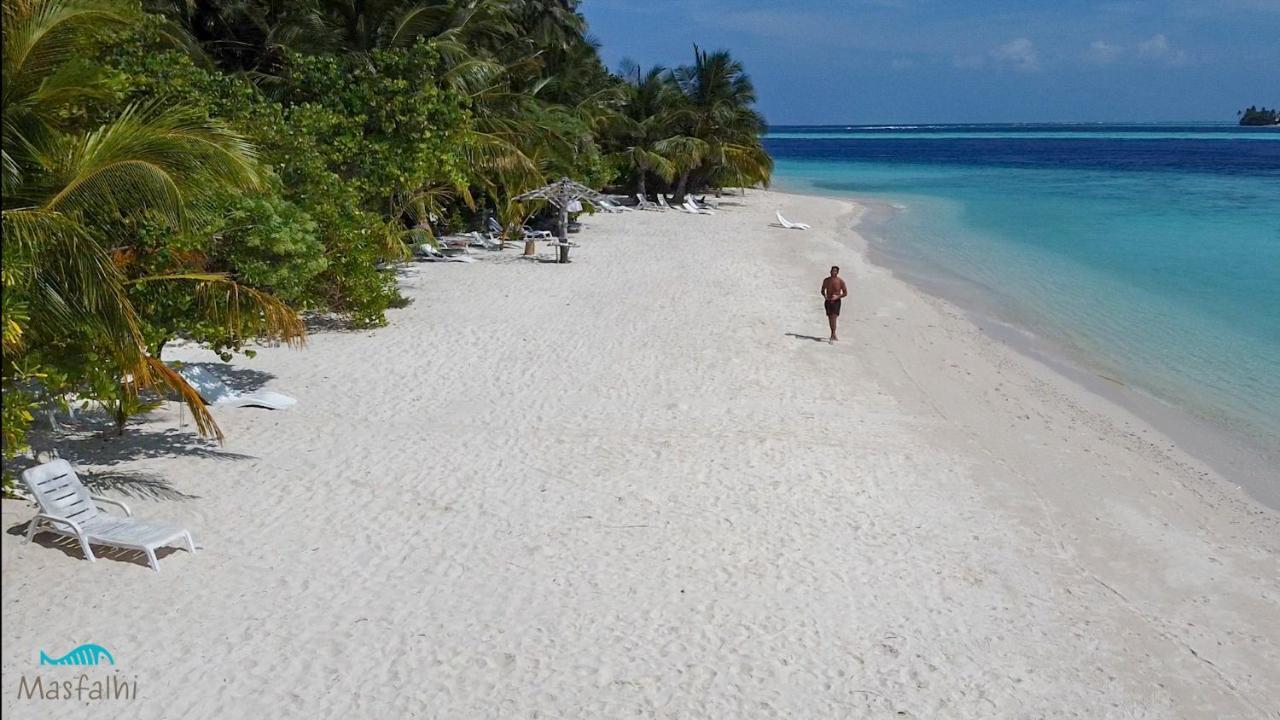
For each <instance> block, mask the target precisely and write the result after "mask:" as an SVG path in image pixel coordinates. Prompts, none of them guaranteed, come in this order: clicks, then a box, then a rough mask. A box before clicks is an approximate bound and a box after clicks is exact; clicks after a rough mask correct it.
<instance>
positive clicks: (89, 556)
mask: <svg viewBox="0 0 1280 720" xmlns="http://www.w3.org/2000/svg"><path fill="white" fill-rule="evenodd" d="M76 538H77V539H78V540H79V541H80V549H81V550H83V551H84V559H85V560H88V561H89V562H96V561H97V560H98V558H97V557H95V556H94V554H93V549H92V548H90V547H89V538H87V537H85V536H83V535H77V536H76Z"/></svg>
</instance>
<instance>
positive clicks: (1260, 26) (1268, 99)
mask: <svg viewBox="0 0 1280 720" xmlns="http://www.w3.org/2000/svg"><path fill="white" fill-rule="evenodd" d="M581 10H582V12H583V13H584V14H585V15H586V17H587V20H588V22H589V23H590V31H591V33H592V34H593V35H594V36H596V38H598V39H599V40H600V41H601V43H602V44H603V48H602V54H603V56H604V59H605V62H606V63H608V64H609V66H610V67H613V68H616V67H617V65H618V62H619V61H620V60H622V59H623V58H631V59H633V60H635V61H636V62H639V63H641V64H643V65H645V66H648V65H651V64H655V63H662V64H666V65H670V64H674V63H683V62H688V58H689V56H690V55H691V54H692V44H693V43H694V42H697V43H698V44H699V45H701V46H702V47H704V48H710V49H714V48H727V49H729V50H731V51H732V52H733V53H734V54H735V55H736V56H737V57H739V58H740V59H741V60H742V61H743V62H744V63H745V64H746V67H747V71H748V72H749V73H750V74H751V77H752V79H753V80H754V81H755V84H756V90H757V92H758V94H759V96H760V104H759V107H760V109H761V110H762V111H763V112H764V113H765V115H766V116H767V117H768V118H769V121H770V122H771V123H774V124H801V123H814V124H826V123H880V122H1002V121H1007V122H1035V121H1106V120H1135V121H1160V120H1233V119H1234V117H1235V112H1236V110H1239V109H1241V108H1243V107H1245V106H1248V105H1253V104H1259V105H1267V106H1268V107H1272V106H1275V105H1277V104H1280V0H1147V1H1143V0H1116V1H1113V2H1089V1H1086V0H1057V1H1056V2H1049V1H1044V0H1038V1H1033V0H992V1H989V2H977V1H969V0H845V1H844V2H834V1H832V2H820V1H819V0H775V1H774V2H767V1H764V0H693V1H692V2H689V1H688V0H685V1H683V2H675V1H674V0H584V1H583V3H582V6H581Z"/></svg>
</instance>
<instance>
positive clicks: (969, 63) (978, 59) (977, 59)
mask: <svg viewBox="0 0 1280 720" xmlns="http://www.w3.org/2000/svg"><path fill="white" fill-rule="evenodd" d="M951 64H952V65H955V66H956V67H958V68H960V69H961V70H972V69H974V68H980V67H982V66H983V65H986V64H987V60H986V58H984V57H982V56H981V55H957V56H955V57H954V58H952V59H951Z"/></svg>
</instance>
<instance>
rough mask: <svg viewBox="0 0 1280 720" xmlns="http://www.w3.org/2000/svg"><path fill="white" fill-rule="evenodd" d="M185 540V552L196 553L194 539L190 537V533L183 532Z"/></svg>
mask: <svg viewBox="0 0 1280 720" xmlns="http://www.w3.org/2000/svg"><path fill="white" fill-rule="evenodd" d="M183 535H184V536H185V537H186V540H187V552H189V553H191V554H192V555H195V554H196V541H195V540H192V539H191V533H189V532H188V533H183Z"/></svg>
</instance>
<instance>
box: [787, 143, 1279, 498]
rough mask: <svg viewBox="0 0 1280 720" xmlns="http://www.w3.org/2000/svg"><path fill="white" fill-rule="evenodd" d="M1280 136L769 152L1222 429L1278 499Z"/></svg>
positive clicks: (935, 273)
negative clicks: (887, 209)
mask: <svg viewBox="0 0 1280 720" xmlns="http://www.w3.org/2000/svg"><path fill="white" fill-rule="evenodd" d="M1200 135H1210V136H1212V137H1204V138H1201V137H1199V136H1200ZM1233 135H1237V137H1236V138H1234V139H1233ZM1064 136H1065V137H1064ZM1277 140H1280V132H1271V133H1270V134H1267V132H1266V131H1262V132H1259V131H1257V130H1244V131H1238V133H1237V131H1234V130H1233V129H1231V128H1229V127H1223V126H1210V127H1208V128H1199V127H1191V128H1181V127H1180V128H1176V129H1165V128H1155V129H1153V128H1151V127H1144V126H1135V127H1129V126H1121V127H1119V128H1102V129H1099V128H1094V127H1090V128H1088V129H1083V130H1081V131H1079V132H1075V131H1073V130H1072V129H1071V128H1069V127H1068V128H1064V127H1062V126H1050V127H1048V128H1044V127H1042V128H1034V127H1019V128H1017V129H1016V130H1015V131H1013V132H1008V131H1001V130H1000V129H992V128H990V127H983V128H980V129H976V128H972V127H959V128H957V127H954V126H931V127H930V128H928V129H916V130H908V131H905V133H904V130H902V129H901V128H884V129H870V128H853V129H851V130H845V129H843V128H799V129H791V128H781V129H779V131H778V132H776V134H774V135H770V136H769V137H768V138H767V139H766V144H767V146H768V148H769V150H770V152H771V153H773V154H774V156H775V158H776V159H777V170H776V185H777V186H778V187H779V189H783V190H791V191H796V192H808V193H815V194H822V195H830V196H836V197H846V198H847V197H853V198H864V199H873V200H883V201H885V202H887V203H890V204H892V205H893V206H894V207H895V208H897V210H896V211H894V212H893V213H891V214H890V217H889V219H888V220H887V221H886V222H883V223H882V224H879V225H877V226H874V227H869V228H866V230H867V232H866V233H864V234H867V235H869V239H870V240H871V241H872V242H873V243H874V244H875V247H876V248H877V249H878V250H880V251H882V253H883V254H884V255H886V256H888V257H889V258H891V260H892V263H893V264H897V265H901V266H902V267H905V268H909V269H910V270H911V273H912V274H915V275H918V276H921V277H925V278H931V279H933V280H935V281H937V282H934V283H930V284H933V285H935V286H938V285H945V286H947V287H950V288H959V289H960V290H959V293H960V294H962V295H964V296H965V297H964V298H963V299H964V300H967V301H970V302H972V303H974V304H977V305H980V306H981V307H982V309H983V310H986V311H989V312H992V313H993V314H995V315H997V316H999V317H1000V318H1001V319H1003V320H1005V321H1008V322H1011V323H1013V324H1015V325H1017V326H1020V327H1022V328H1025V329H1027V330H1029V331H1030V332H1032V333H1034V334H1035V335H1036V336H1037V337H1039V338H1042V339H1044V340H1045V341H1047V342H1049V343H1052V344H1053V345H1054V346H1055V347H1057V348H1060V349H1061V350H1062V351H1063V352H1064V353H1065V354H1066V355H1068V356H1069V357H1070V358H1071V359H1072V360H1073V361H1074V362H1075V363H1077V364H1079V365H1082V366H1084V367H1086V368H1088V369H1090V370H1092V371H1094V372H1097V373H1098V374H1104V375H1107V376H1109V377H1112V378H1115V379H1117V380H1120V381H1121V382H1123V383H1125V384H1126V385H1129V386H1131V387H1133V388H1137V389H1138V390H1140V391H1143V392H1144V393H1147V394H1149V395H1151V396H1154V397H1155V398H1157V399H1159V400H1163V401H1165V402H1167V403H1170V404H1173V405H1175V406H1177V407H1179V408H1182V409H1183V410H1186V411H1187V412H1189V413H1191V414H1192V415H1194V416H1195V417H1197V418H1200V419H1202V420H1204V421H1207V422H1209V423H1212V424H1213V425H1215V426H1216V427H1218V428H1220V429H1222V430H1225V431H1226V432H1227V433H1229V434H1230V435H1231V437H1232V438H1235V439H1238V440H1240V441H1241V443H1242V444H1243V445H1244V446H1246V447H1248V448H1249V449H1251V450H1253V451H1256V452H1257V453H1258V456H1259V457H1261V458H1263V462H1262V463H1260V464H1254V465H1252V466H1250V467H1251V468H1253V469H1252V470H1251V472H1254V473H1258V474H1261V475H1264V476H1269V477H1262V478H1255V480H1260V481H1261V482H1264V483H1276V485H1277V488H1280V469H1278V468H1280V143H1277V142H1275V141H1277ZM962 304H963V303H962ZM1273 462H1274V463H1275V464H1272V463H1273Z"/></svg>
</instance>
